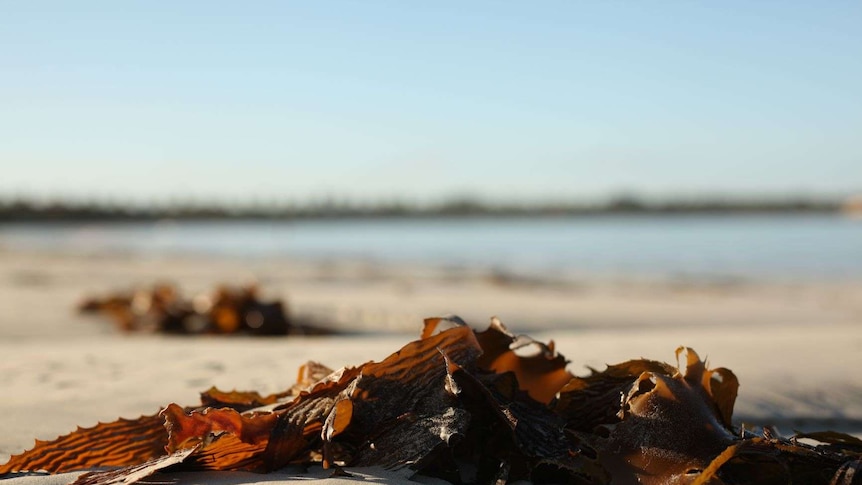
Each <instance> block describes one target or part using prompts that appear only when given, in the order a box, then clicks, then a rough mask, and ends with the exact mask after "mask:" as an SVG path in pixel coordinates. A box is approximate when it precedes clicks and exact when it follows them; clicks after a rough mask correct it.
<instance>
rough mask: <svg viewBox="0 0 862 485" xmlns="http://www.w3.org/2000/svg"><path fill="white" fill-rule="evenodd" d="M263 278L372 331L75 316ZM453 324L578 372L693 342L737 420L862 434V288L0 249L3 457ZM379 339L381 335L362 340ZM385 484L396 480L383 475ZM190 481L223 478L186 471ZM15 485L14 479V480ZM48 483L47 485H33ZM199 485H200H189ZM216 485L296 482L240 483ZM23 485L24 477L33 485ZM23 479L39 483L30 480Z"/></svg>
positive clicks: (298, 311) (295, 308)
mask: <svg viewBox="0 0 862 485" xmlns="http://www.w3.org/2000/svg"><path fill="white" fill-rule="evenodd" d="M251 278H255V279H257V280H258V281H260V282H261V284H262V285H263V287H264V289H265V290H267V292H268V294H270V295H272V296H278V297H281V298H285V299H287V301H288V302H289V304H290V310H291V313H292V314H295V315H301V316H312V317H315V318H318V319H321V320H328V321H331V322H333V323H334V324H335V325H337V326H338V327H340V328H343V329H352V330H358V331H362V332H366V333H364V334H359V335H354V336H343V337H335V338H333V337H325V338H270V339H263V338H259V339H253V338H217V337H206V338H196V339H188V338H169V337H163V336H152V335H149V336H147V335H120V334H117V333H116V332H115V331H114V329H113V328H112V327H111V326H110V324H108V323H107V322H103V321H100V320H98V319H95V320H94V319H90V318H83V317H79V316H77V315H75V314H74V311H73V308H74V306H75V304H76V303H77V302H78V301H79V299H80V298H81V297H83V296H85V295H87V294H99V293H104V292H108V291H111V290H115V289H122V288H129V287H131V286H133V285H135V284H150V283H153V282H155V281H165V280H168V281H173V282H176V283H178V284H179V285H180V287H181V288H183V289H188V292H189V293H192V292H194V291H200V290H205V289H209V288H211V287H212V286H213V285H214V284H216V283H218V282H230V283H233V282H240V281H244V280H248V279H251ZM443 313H457V314H459V315H461V316H462V317H464V318H465V319H467V320H468V321H470V322H471V323H473V324H475V325H476V326H480V327H481V326H484V325H485V324H486V322H487V320H488V318H489V317H490V316H491V315H499V316H500V317H501V318H502V319H503V321H504V322H505V323H506V324H507V325H508V326H509V328H510V330H512V331H513V332H516V333H531V334H532V335H533V336H535V337H539V338H542V339H547V338H553V339H554V340H555V341H556V342H557V344H558V349H559V350H560V352H562V353H563V354H564V355H566V357H567V358H568V359H569V360H570V361H571V364H570V369H571V370H572V371H573V372H575V373H583V372H585V369H586V368H585V366H593V367H601V366H602V365H603V364H604V363H615V362H619V361H623V360H627V359H630V358H637V357H647V358H653V359H659V360H665V361H672V360H673V358H674V356H673V351H674V349H675V348H676V347H677V346H678V345H688V346H692V347H694V348H695V349H696V350H697V351H698V352H699V353H700V354H701V356H709V358H710V361H711V364H712V365H714V366H726V367H729V368H731V369H732V370H733V371H734V372H736V374H737V375H738V376H739V378H740V381H741V384H742V385H741V388H740V397H739V401H738V404H737V412H736V414H737V417H738V418H740V419H744V420H746V421H756V422H760V423H770V422H773V423H777V424H778V425H779V428H780V429H781V430H782V431H785V432H791V431H792V429H791V428H792V427H800V428H806V429H816V428H838V429H843V430H848V431H851V432H854V433H857V434H858V433H860V431H862V429H860V428H862V425H860V423H862V375H860V373H858V372H857V370H858V369H860V368H862V282H841V283H823V282H818V283H792V284H791V283H774V284H766V283H758V284H734V285H714V284H713V285H710V284H691V283H687V284H672V283H664V284H657V283H653V284H649V283H644V282H640V283H638V282H607V281H605V282H600V283H599V282H590V281H581V282H577V283H576V284H575V283H567V284H541V282H534V281H533V282H519V281H505V282H501V281H499V280H498V279H495V278H493V277H492V276H491V275H487V274H482V273H480V272H475V271H459V270H454V269H448V270H443V269H438V268H420V267H377V266H373V265H370V264H366V263H356V264H341V265H321V264H305V263H299V262H291V261H268V260H267V261H263V260H246V261H238V260H212V259H210V260H208V259H192V258H184V259H176V258H173V259H172V258H156V259H136V258H133V257H126V256H104V257H99V258H92V257H90V258H82V257H75V256H70V255H49V254H39V253H21V252H9V251H2V250H0V389H2V393H3V398H2V399H0V462H4V461H6V460H7V459H8V457H9V455H11V454H15V453H19V452H21V451H23V450H24V449H25V448H28V447H30V446H32V444H33V439H34V438H40V439H51V438H54V437H56V436H57V435H59V434H63V433H67V432H69V431H71V430H73V429H74V428H75V426H76V425H81V426H92V425H94V424H95V423H96V422H98V421H110V420H114V419H116V418H117V417H119V416H124V417H135V416H138V415H140V414H152V413H155V412H157V411H158V410H159V408H160V406H163V405H165V404H167V403H169V402H177V403H180V404H192V403H195V402H197V393H198V392H199V391H203V390H205V389H207V388H208V387H210V386H212V385H216V386H218V387H220V388H223V389H231V388H237V389H248V390H258V391H261V392H263V393H267V392H273V391H277V390H282V389H284V388H286V387H288V386H290V385H291V384H292V383H293V381H294V379H295V377H296V368H297V367H298V366H299V365H300V364H302V363H303V362H305V361H306V360H309V359H314V360H319V361H321V362H323V363H325V364H327V365H329V366H330V367H340V366H342V365H353V364H359V363H361V362H364V361H367V360H370V359H375V360H379V359H382V358H384V357H385V356H386V355H388V354H389V353H391V352H393V351H395V350H397V349H398V348H400V347H401V346H402V345H403V344H404V343H406V342H407V341H409V340H411V339H413V338H415V336H416V335H417V333H418V330H419V328H420V327H421V322H422V318H423V317H426V316H433V315H439V314H443ZM368 332H373V333H368ZM372 475H374V476H376V477H377V479H375V480H374V481H383V482H392V481H393V480H394V481H398V480H401V481H403V476H402V475H395V476H392V475H386V474H385V473H383V472H382V471H381V472H379V473H376V472H375V473H372ZM182 476H183V477H185V478H183V481H182V482H181V483H195V481H198V482H200V483H203V482H212V480H211V479H212V477H206V476H205V477H198V478H194V477H193V476H192V475H182ZM17 480H18V479H15V480H12V481H9V482H4V483H18V482H17ZM25 480H36V481H37V482H38V483H53V482H50V479H47V478H38V479H31V478H28V479H25ZM186 480H191V481H186ZM224 480H227V481H224V482H223V483H250V482H255V483H264V482H265V481H270V480H276V481H282V482H283V481H287V482H289V481H291V477H290V476H287V475H284V476H280V475H270V476H265V477H260V476H257V475H249V474H239V475H231V476H230V478H224ZM22 483H23V482H22ZM27 483H32V482H31V481H28V482H27Z"/></svg>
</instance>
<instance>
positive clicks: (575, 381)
mask: <svg viewBox="0 0 862 485" xmlns="http://www.w3.org/2000/svg"><path fill="white" fill-rule="evenodd" d="M677 360H678V364H677V366H671V365H668V364H665V363H661V362H654V361H648V360H633V361H629V362H625V363H622V364H618V365H613V366H609V367H608V368H607V369H605V370H604V371H601V372H599V371H594V372H593V373H592V374H591V375H588V376H583V377H577V376H573V375H571V374H570V373H569V372H568V371H566V363H567V362H566V360H565V359H564V358H563V357H562V356H560V355H559V354H557V353H556V352H555V350H554V345H553V342H550V343H548V344H543V343H539V342H536V341H533V340H532V339H529V338H527V337H523V336H521V337H516V336H514V335H512V334H510V333H509V332H508V331H507V330H506V329H505V328H504V327H503V326H502V324H500V323H499V321H497V320H496V319H495V320H493V321H492V324H491V326H490V327H489V328H488V329H487V330H485V331H482V332H476V331H473V330H471V329H470V328H469V327H468V326H467V325H465V324H464V323H463V322H462V321H461V320H460V319H458V318H457V317H452V318H434V319H429V320H427V321H426V323H425V329H424V331H423V333H422V338H421V339H420V340H417V341H414V342H410V343H408V344H407V345H406V346H404V347H403V348H402V349H401V350H399V351H398V352H396V353H394V354H392V355H390V356H389V357H388V358H386V359H384V360H383V361H381V362H371V363H366V364H363V365H361V366H358V367H350V368H344V369H341V370H339V371H337V372H332V371H331V370H330V369H328V368H326V367H324V366H322V365H321V364H316V363H309V364H307V365H306V366H304V367H303V368H302V369H301V370H300V377H299V382H298V383H297V384H296V385H295V386H294V387H292V388H291V389H288V390H286V391H284V392H283V393H280V394H273V395H270V396H261V395H259V394H257V393H255V392H222V391H219V390H217V389H210V390H208V391H206V392H204V393H203V394H202V396H201V397H202V399H201V404H200V405H199V406H192V407H185V408H183V407H180V406H178V405H176V404H170V405H168V406H167V407H166V408H164V409H163V410H162V411H161V413H159V414H158V415H156V416H149V417H143V418H140V419H137V420H120V421H116V422H114V423H108V424H100V425H98V426H96V427H94V428H89V429H78V431H76V432H73V433H71V434H69V435H67V436H64V437H61V438H59V439H57V440H55V441H51V442H37V444H36V446H35V447H34V448H33V449H32V450H29V451H27V452H25V453H23V454H21V455H18V456H14V457H12V459H11V460H10V461H9V462H8V463H6V464H5V465H3V466H0V476H2V474H8V473H10V472H15V471H22V470H47V471H49V472H64V471H72V470H81V469H89V468H93V467H103V466H110V467H116V468H114V469H111V470H109V471H99V472H92V473H88V474H85V475H82V476H81V477H80V478H79V479H78V480H77V482H76V483H78V484H105V483H117V482H118V481H121V480H122V481H124V483H132V482H135V481H138V480H140V479H142V478H144V477H147V476H149V475H151V474H153V473H155V472H157V471H159V470H164V469H168V468H169V469H170V470H246V471H254V472H269V471H273V470H278V469H280V468H282V467H284V466H287V465H290V464H311V463H322V464H323V466H324V467H327V468H335V469H336V470H338V469H340V467H344V466H383V467H387V468H394V469H405V470H409V471H412V472H415V473H420V474H423V475H429V476H435V477H439V478H443V479H445V480H448V481H450V482H452V483H507V482H510V481H516V480H530V481H532V482H535V483H575V484H577V483H584V484H586V483H589V484H603V483H621V484H629V483H630V484H635V483H644V484H672V483H690V484H742V483H758V484H763V483H767V484H771V483H774V484H784V483H804V484H851V483H859V482H860V477H862V472H860V469H862V441H860V440H858V439H855V438H853V437H851V436H847V435H842V434H839V433H821V434H810V435H806V436H801V437H806V438H812V439H815V440H819V441H820V442H821V443H822V444H821V445H818V446H814V445H807V444H803V443H800V442H798V441H797V439H796V438H797V437H793V438H789V439H785V438H780V437H775V436H772V435H771V434H770V433H768V432H763V433H752V432H751V431H743V430H740V429H737V428H735V427H733V425H732V424H731V417H732V414H733V405H734V401H735V399H736V394H737V389H738V381H737V378H736V376H735V375H734V374H733V373H732V372H731V371H729V370H727V369H723V368H719V369H708V368H707V367H706V365H705V363H704V362H703V361H701V360H700V358H699V357H698V356H697V354H696V353H695V352H694V351H693V350H691V349H688V348H679V349H678V350H677Z"/></svg>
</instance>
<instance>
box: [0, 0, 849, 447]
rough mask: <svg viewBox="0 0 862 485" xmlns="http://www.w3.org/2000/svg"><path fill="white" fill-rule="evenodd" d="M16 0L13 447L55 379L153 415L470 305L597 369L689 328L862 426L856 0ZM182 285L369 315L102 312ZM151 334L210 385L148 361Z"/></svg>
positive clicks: (8, 247) (481, 320) (0, 338)
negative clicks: (220, 333)
mask: <svg viewBox="0 0 862 485" xmlns="http://www.w3.org/2000/svg"><path fill="white" fill-rule="evenodd" d="M0 16H2V18H3V22H2V24H3V26H2V28H0V44H2V45H3V46H5V47H4V49H2V50H0V72H2V75H0V107H2V109H0V165H2V170H0V288H2V289H0V342H3V343H0V346H2V347H3V348H4V351H3V352H0V355H3V357H0V370H2V371H3V372H0V375H4V376H5V377H2V378H0V384H3V385H5V386H6V388H7V389H10V390H12V391H14V392H15V393H17V394H19V395H20V396H23V397H20V398H19V399H18V400H17V401H16V400H11V401H9V402H7V403H6V405H5V406H6V407H7V409H5V410H4V412H5V416H7V418H6V420H7V421H8V422H7V423H4V426H5V427H6V429H9V430H13V431H17V432H18V434H17V435H15V436H13V437H12V438H9V440H11V441H9V443H5V442H4V443H0V454H2V453H4V452H9V453H11V452H14V451H15V450H18V449H19V448H20V447H22V446H24V445H26V444H27V440H28V439H29V437H28V436H29V435H27V431H31V430H32V428H30V427H29V426H30V425H29V424H24V423H32V422H33V419H32V416H33V414H32V413H34V412H35V411H34V408H33V407H32V406H33V401H34V397H33V395H34V394H38V395H39V396H40V398H39V399H40V401H41V402H43V403H45V406H48V405H50V404H51V403H52V402H66V403H69V402H77V403H79V404H80V406H78V407H77V408H76V407H75V406H72V405H70V406H69V408H70V409H79V411H80V414H75V415H74V416H71V417H70V416H65V418H66V421H62V422H63V423H66V422H67V421H68V420H69V419H72V418H74V419H79V420H80V419H83V420H84V421H86V420H87V419H91V420H92V419H97V418H98V419H108V418H112V417H113V416H106V415H105V414H111V413H113V412H115V409H116V408H105V407H101V408H100V407H98V406H95V405H94V403H95V402H100V403H104V402H106V401H110V400H111V399H113V401H111V402H113V403H115V404H116V403H117V402H118V399H119V397H118V396H120V395H122V396H124V397H123V399H125V400H123V401H122V402H123V403H124V404H123V405H122V406H121V407H120V409H117V410H116V412H120V411H122V412H127V413H140V412H145V411H146V410H147V409H150V408H151V407H152V406H157V405H158V404H157V403H162V402H163V400H180V399H181V398H188V397H189V396H191V399H193V398H194V393H193V392H192V391H189V389H198V388H200V389H199V390H203V389H204V388H205V387H208V386H209V385H211V384H212V383H214V382H215V383H221V385H226V386H236V387H243V386H246V387H247V386H249V385H254V386H259V387H262V388H263V389H264V390H275V389H279V388H281V387H284V386H285V385H289V384H290V382H288V381H289V380H290V379H289V378H284V377H283V376H284V375H287V374H290V376H291V377H292V374H291V373H292V371H288V370H286V369H291V368H293V366H294V364H296V362H297V361H298V360H300V358H301V357H302V358H304V357H306V356H307V355H306V354H308V353H313V352H315V351H317V352H320V353H323V354H326V355H324V356H308V357H309V358H311V357H314V358H317V359H320V360H325V361H328V363H330V365H332V366H335V367H337V366H339V365H343V364H347V363H358V361H356V362H351V361H350V359H351V358H357V359H368V358H382V357H384V356H385V355H386V353H387V352H389V351H394V350H395V349H397V347H398V345H400V344H395V343H394V342H404V341H406V340H407V339H408V338H412V336H414V335H416V333H417V332H418V329H419V328H421V322H422V318H424V317H429V316H434V315H439V314H444V313H450V312H451V313H457V314H459V315H461V316H462V317H464V318H466V319H467V320H468V321H470V322H471V323H473V324H475V325H476V326H477V327H482V326H484V325H485V324H486V322H487V321H488V319H489V318H490V317H491V316H492V315H499V316H500V317H501V318H502V319H503V321H504V322H506V323H508V325H509V327H510V328H511V329H512V330H513V331H515V332H528V331H529V332H531V333H537V334H538V335H540V336H545V337H549V338H556V339H558V341H559V343H560V345H559V347H558V348H559V349H560V350H561V351H562V352H563V353H565V354H566V356H567V357H568V358H569V359H570V360H571V361H572V365H571V369H572V371H573V372H576V373H582V372H584V371H585V366H587V365H589V366H594V367H601V366H602V365H603V364H604V363H611V362H615V361H619V360H625V359H628V358H635V357H640V356H644V357H650V358H656V359H660V360H670V359H672V352H673V349H674V348H675V347H676V346H677V345H679V344H687V345H695V346H696V348H698V349H699V350H700V351H701V352H702V353H709V355H710V356H714V358H715V360H716V363H717V364H720V365H726V366H728V367H731V368H733V369H734V370H735V371H737V373H738V374H740V376H741V380H742V382H743V388H742V391H741V392H742V394H741V396H742V397H741V408H740V409H741V410H740V415H741V416H742V418H740V419H743V418H744V419H752V420H758V419H760V420H767V419H768V420H770V421H772V422H778V423H790V424H787V426H791V425H792V426H796V427H803V428H805V427H806V426H808V427H814V428H818V427H823V426H824V425H826V426H831V425H834V426H833V427H838V428H841V429H845V430H850V431H851V432H857V433H858V432H859V430H862V380H860V379H859V378H855V377H853V376H851V375H847V373H841V372H839V371H840V366H839V364H838V360H837V357H836V356H838V355H841V356H842V357H841V359H840V360H841V362H842V364H843V365H856V364H862V362H859V360H860V357H859V355H862V330H860V324H862V222H860V220H859V218H860V216H862V198H860V195H859V194H862V137H860V136H859V134H860V133H862V96H860V94H859V85H860V79H862V64H860V63H859V62H858V60H859V59H862V32H860V30H859V28H858V27H859V25H860V21H862V6H860V4H859V3H857V2H850V1H847V2H843V1H839V2H831V3H829V4H828V5H822V4H815V3H812V2H793V1H790V2H780V3H774V2H761V3H750V2H722V3H720V4H716V3H690V2H662V3H651V4H648V3H619V2H541V3H530V4H527V3H514V2H484V1H477V2H469V3H463V2H433V3H425V4H420V3H414V2H409V3H408V2H387V1H380V2H353V1H332V2H325V3H321V2H311V3H300V2H275V1H273V2H267V1H259V2H243V3H241V4H240V3H234V2H213V1H207V2H202V1H187V2H182V3H172V4H163V3H153V2H143V1H129V2H109V1H86V2H76V3H69V2H50V1H29V2H3V3H0ZM154 285H164V286H169V287H170V288H173V290H171V291H175V292H177V293H179V294H181V295H182V298H184V300H183V301H187V302H188V305H190V306H189V308H194V310H188V311H189V312H192V311H198V309H199V308H200V307H205V308H206V309H211V308H213V307H214V305H215V306H217V305H216V303H214V302H218V301H220V300H218V298H220V296H219V295H224V294H225V293H224V291H223V290H224V289H222V290H214V288H217V287H218V285H229V286H232V287H241V288H248V287H249V285H254V288H255V290H254V295H255V299H256V300H255V301H259V302H273V301H278V302H281V303H282V304H283V311H284V313H285V316H286V318H287V319H288V320H289V321H290V322H293V324H297V325H300V324H302V325H304V324H308V325H311V326H314V327H315V328H323V329H326V330H327V331H333V332H337V333H339V334H341V336H340V337H327V338H328V339H330V340H328V341H327V342H329V343H321V342H322V341H321V340H314V339H312V338H311V337H307V336H306V337H292V336H289V337H287V338H279V339H276V342H275V343H262V342H260V341H257V340H248V339H245V340H242V341H241V343H237V344H236V345H235V346H233V344H228V343H226V342H225V341H223V340H212V339H207V340H205V342H203V343H200V344H195V346H189V345H188V344H187V343H185V341H182V342H177V341H174V340H170V339H167V340H165V339H162V340H152V339H151V338H149V337H147V338H142V339H141V340H134V341H132V340H128V338H127V337H124V336H123V335H122V330H123V328H122V324H121V325H119V326H118V327H112V326H110V325H108V324H105V325H104V326H100V325H99V324H97V323H94V322H92V321H90V320H89V319H85V318H84V317H82V316H80V315H79V314H78V313H77V312H76V308H78V306H79V305H81V304H82V302H83V301H85V300H86V299H88V298H96V299H100V298H103V299H107V298H109V297H110V295H120V296H122V297H124V298H127V301H126V303H125V304H126V307H127V308H130V309H131V310H129V311H132V312H133V313H134V311H137V310H135V308H139V307H140V305H138V306H137V307H136V306H135V305H136V304H138V303H140V301H141V300H140V299H139V300H135V295H136V293H135V292H139V291H144V293H145V294H146V295H148V296H147V297H146V298H147V300H146V301H147V302H149V303H147V304H148V305H152V304H153V303H152V302H153V301H156V300H158V298H161V296H159V295H161V293H159V291H161V290H157V289H153V288H154ZM214 291H215V293H214ZM218 291H223V293H218ZM147 292H149V293H147ZM201 295H203V296H201ZM136 301H137V302H138V303H135V302H136ZM99 308H101V307H99ZM147 308H150V307H147ZM267 308H269V307H267ZM109 313H110V312H109ZM262 314H266V312H263V313H262ZM114 316H116V315H114ZM231 318H232V317H231ZM256 318H257V317H253V318H252V317H247V316H241V317H240V320H239V323H237V324H236V325H239V326H243V325H250V326H251V327H253V328H258V327H259V324H258V327H254V322H258V320H256ZM216 320H217V319H216ZM216 320H214V321H216ZM230 322H233V320H230ZM243 322H245V323H243ZM249 322H252V323H249ZM198 323H199V322H198ZM194 325H197V323H195V324H194ZM194 325H193V326H194ZM201 325H203V324H201ZM226 325H227V326H228V327H230V326H231V325H234V323H228V324H226ZM147 328H149V329H151V330H152V329H153V328H161V327H159V326H158V325H156V326H155V327H154V326H152V325H150V326H149V327H147ZM184 328H185V327H184ZM195 328H198V329H200V328H203V327H200V326H198V327H195ZM219 328H223V327H219ZM243 328H245V327H243ZM125 330H128V328H126V329H125ZM204 333H210V332H204ZM408 336H409V337H408ZM297 339H298V340H297ZM308 339H312V340H308ZM387 339H389V340H387ZM292 341H300V342H305V343H303V344H302V345H304V346H305V347H304V349H305V353H302V352H299V350H298V347H296V346H295V344H291V343H290V342H292ZM52 342H53V343H52ZM309 342H311V343H309ZM333 342H335V343H333ZM371 342H384V343H387V344H389V343H392V345H394V346H385V347H384V348H383V349H380V347H379V346H374V345H370V343H371ZM291 345H294V346H293V347H290V346H291ZM172 346H173V347H172ZM285 346H288V347H285ZM333 346H335V347H333ZM285 348H291V349H293V351H295V352H298V353H294V354H291V356H290V357H289V358H286V357H284V358H283V357H281V356H282V355H286V353H285V351H284V349H285ZM333 348H335V349H336V350H335V351H333ZM156 349H168V350H167V351H162V350H156ZM170 349H173V350H170ZM191 349H200V352H202V353H203V354H207V355H208V357H206V358H204V357H202V356H200V355H198V354H195V355H196V356H195V357H188V356H189V355H190V354H189V352H192V353H194V352H195V350H191ZM112 352H113V353H112ZM148 352H149V355H160V356H162V357H161V358H160V359H161V360H164V361H166V362H167V361H170V362H173V363H174V364H175V365H174V366H173V368H174V369H181V370H173V371H171V372H178V373H179V375H182V376H183V377H182V379H183V380H182V385H180V386H178V387H170V386H168V387H165V386H164V383H163V382H161V380H160V379H161V378H160V377H158V376H159V375H162V374H160V373H161V372H162V371H164V370H165V369H164V367H159V368H157V370H156V371H153V374H146V375H139V374H136V372H138V371H133V369H139V368H140V366H141V365H143V364H142V363H141V362H142V359H144V358H145V357H144V355H145V354H147V353H148ZM159 352H167V354H163V353H159ZM50 355H55V356H57V355H59V356H60V357H53V358H51V357H49V356H50ZM131 355H136V357H135V358H132V357H130V356H131ZM254 357H256V358H257V359H258V360H257V361H255V359H254ZM184 358H185V359H189V358H191V359H192V360H191V361H189V360H182V359H184ZM104 359H107V360H106V361H105V360H104ZM195 359H197V360H195ZM207 359H209V360H207ZM284 359H286V360H284ZM156 360H159V359H156ZM333 361H335V362H333ZM261 362H266V363H267V366H260V365H258V364H260V363H261ZM150 364H151V365H157V364H156V363H152V362H151V363H150ZM162 365H163V366H165V365H167V364H162ZM262 367H266V370H263V369H262ZM111 369H113V370H111ZM249 369H252V370H249ZM64 372H68V373H71V374H69V375H67V376H66V377H64V378H59V377H57V376H58V375H61V374H62V375H66V374H63V373H64ZM141 372H143V371H141ZM249 374H251V375H252V376H253V377H249ZM70 376H71V377H70ZM87 376H89V377H87ZM93 376H100V377H98V378H96V377H93ZM111 376H113V377H111ZM129 376H137V377H136V379H137V380H136V381H135V383H134V384H131V383H129V382H128V380H129V379H130V378H129ZM746 379H748V380H746ZM96 381H98V382H100V383H99V384H95V383H94V382H96ZM106 382H107V383H108V384H105V383H106ZM746 382H749V383H753V384H749V385H748V386H746ZM110 383H113V384H110ZM156 383H159V384H156ZM132 385H134V386H135V389H140V388H141V387H143V388H147V389H150V390H151V391H152V389H157V390H156V391H153V392H149V394H148V395H147V397H144V398H134V399H133V398H129V397H126V396H128V395H130V387H129V386H132ZM112 386H113V387H112ZM124 386H125V387H124ZM12 391H10V393H12ZM100 393H101V394H100ZM52 400H53V401H52ZM88 406H89V408H88ZM87 409H90V411H89V412H91V413H97V414H86V412H88V411H87ZM94 409H95V411H93V410H94ZM106 409H110V410H106ZM69 412H71V411H69ZM74 412H78V411H74ZM99 413H101V414H99ZM58 423H60V421H59V420H58V421H56V422H49V423H48V424H46V425H44V426H46V427H45V428H44V429H43V430H42V429H41V428H40V430H41V431H40V432H44V433H45V434H46V435H48V436H45V437H51V436H50V435H51V433H52V432H53V433H54V434H56V430H55V428H56V427H60V428H61V429H60V431H62V425H61V424H58ZM68 424H70V425H71V424H73V423H68ZM79 424H84V423H79ZM51 426H53V427H51ZM0 427H2V426H0ZM13 434H14V433H11V432H10V433H9V435H10V436H11V435H13ZM25 438H26V439H25ZM10 450H11V451H10Z"/></svg>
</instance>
